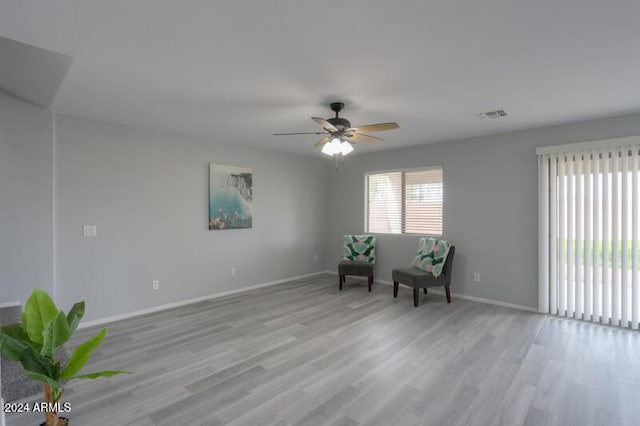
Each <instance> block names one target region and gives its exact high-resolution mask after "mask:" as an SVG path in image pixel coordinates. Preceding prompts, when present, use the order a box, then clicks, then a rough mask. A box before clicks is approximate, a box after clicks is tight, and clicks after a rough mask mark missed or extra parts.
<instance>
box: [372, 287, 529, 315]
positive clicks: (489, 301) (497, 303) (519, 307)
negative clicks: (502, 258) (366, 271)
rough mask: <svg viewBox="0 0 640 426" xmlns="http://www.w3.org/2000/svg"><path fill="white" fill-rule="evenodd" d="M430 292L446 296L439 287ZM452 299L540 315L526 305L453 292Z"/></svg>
mask: <svg viewBox="0 0 640 426" xmlns="http://www.w3.org/2000/svg"><path fill="white" fill-rule="evenodd" d="M375 282H376V283H379V284H384V285H393V282H391V281H386V280H375ZM429 291H430V292H433V293H434V294H439V295H441V296H444V295H445V294H446V293H445V291H444V289H440V288H439V287H433V288H432V287H429ZM451 297H456V298H458V299H463V300H470V301H472V302H479V303H485V304H487V305H495V306H502V307H503V308H510V309H517V310H519V311H527V312H536V313H538V308H532V307H531V306H525V305H516V304H515V303H507V302H501V301H499V300H493V299H485V298H482V297H476V296H468V295H466V294H459V293H454V292H451Z"/></svg>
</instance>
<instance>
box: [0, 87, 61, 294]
mask: <svg viewBox="0 0 640 426" xmlns="http://www.w3.org/2000/svg"><path fill="white" fill-rule="evenodd" d="M51 126H52V119H51V113H50V112H48V111H45V110H43V109H41V108H38V107H36V106H33V105H31V104H28V103H26V102H23V101H21V100H18V99H16V98H13V97H11V96H8V95H4V94H2V93H0V304H1V303H6V302H13V301H22V302H24V301H25V300H26V298H27V297H28V295H29V294H30V293H31V290H32V289H33V288H34V287H40V288H42V289H44V290H47V291H48V292H53V217H52V211H53V210H52V206H53V183H52V177H53V174H52V173H53V171H52V170H53V168H52V161H51V159H52V153H53V144H52V132H51Z"/></svg>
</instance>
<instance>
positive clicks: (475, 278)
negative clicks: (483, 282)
mask: <svg viewBox="0 0 640 426" xmlns="http://www.w3.org/2000/svg"><path fill="white" fill-rule="evenodd" d="M473 280H474V281H475V282H477V283H479V282H480V272H474V273H473Z"/></svg>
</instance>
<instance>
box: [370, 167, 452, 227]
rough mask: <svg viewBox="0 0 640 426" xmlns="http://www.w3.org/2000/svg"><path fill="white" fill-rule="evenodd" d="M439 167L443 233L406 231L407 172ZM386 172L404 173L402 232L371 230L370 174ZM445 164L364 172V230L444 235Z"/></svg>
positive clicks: (402, 185) (402, 186) (402, 182)
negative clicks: (440, 172) (440, 173)
mask: <svg viewBox="0 0 640 426" xmlns="http://www.w3.org/2000/svg"><path fill="white" fill-rule="evenodd" d="M436 169H439V170H441V171H442V218H441V220H442V233H441V234H427V233H406V232H404V231H405V227H406V226H405V225H406V224H405V214H406V212H405V203H406V201H405V175H404V174H405V173H412V172H423V171H429V170H436ZM385 173H402V177H401V191H400V192H401V194H400V195H401V197H402V200H401V218H402V220H401V228H402V230H401V232H400V233H394V232H375V231H370V230H369V176H370V175H377V174H385ZM444 200H445V194H444V166H442V165H440V164H436V165H433V166H424V167H407V168H399V169H386V170H371V171H367V172H365V173H364V232H365V233H367V234H377V235H393V236H409V237H411V236H417V235H424V236H428V237H442V236H443V235H444V225H445V222H444Z"/></svg>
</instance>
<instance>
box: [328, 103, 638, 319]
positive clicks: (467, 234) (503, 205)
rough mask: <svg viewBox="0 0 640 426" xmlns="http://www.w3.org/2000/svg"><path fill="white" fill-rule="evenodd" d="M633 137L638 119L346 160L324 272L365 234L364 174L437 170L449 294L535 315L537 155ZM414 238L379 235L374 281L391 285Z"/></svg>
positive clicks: (333, 175)
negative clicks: (448, 253) (348, 243)
mask: <svg viewBox="0 0 640 426" xmlns="http://www.w3.org/2000/svg"><path fill="white" fill-rule="evenodd" d="M635 134H640V115H638V114H635V115H628V116H622V117H616V118H610V119H601V120H593V121H588V122H582V123H575V124H571V125H563V126H555V127H546V128H540V129H533V130H528V131H520V132H514V133H508V134H502V135H496V136H490V137H481V138H474V139H468V140H462V141H454V142H446V143H439V144H431V145H423V146H419V147H415V148H407V149H396V150H390V151H384V152H379V153H371V154H362V155H355V156H353V157H348V158H347V159H346V161H345V164H344V166H343V167H342V168H340V169H339V170H338V171H335V170H334V171H333V172H330V178H329V186H330V188H331V190H330V193H329V194H330V198H329V200H330V201H329V203H330V206H331V207H332V208H331V209H330V210H329V232H328V240H327V244H328V245H327V262H328V263H327V269H329V270H335V268H336V263H337V262H338V260H339V255H340V250H339V246H340V238H341V236H342V235H343V234H348V233H360V232H363V230H364V214H365V213H364V174H365V172H366V171H376V170H389V169H397V168H411V167H422V166H434V165H440V166H442V167H443V170H444V196H445V200H444V237H445V238H446V239H448V240H449V241H451V242H452V243H453V244H455V245H456V254H455V259H454V274H453V284H452V291H453V292H455V293H460V294H465V295H468V296H475V297H480V298H485V299H491V300H495V301H499V302H504V303H511V304H516V305H521V306H528V307H533V308H537V306H538V291H537V276H538V275H537V241H538V234H537V221H538V215H537V209H538V206H537V159H536V154H535V148H536V147H537V146H543V145H557V144H563V143H571V142H582V141H588V140H597V139H608V138H614V137H620V136H630V135H635ZM384 143H388V144H392V143H393V136H392V134H391V133H389V135H388V138H387V141H385V142H384ZM356 149H357V148H356ZM418 238H419V237H418V236H400V235H378V245H377V265H376V278H377V279H380V280H385V281H391V270H392V269H393V268H394V267H396V266H406V265H408V264H409V263H410V262H411V260H412V259H413V257H414V256H415V252H416V248H417V242H418ZM474 272H479V273H480V278H481V280H480V282H479V283H478V282H474V281H473V273H474Z"/></svg>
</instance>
